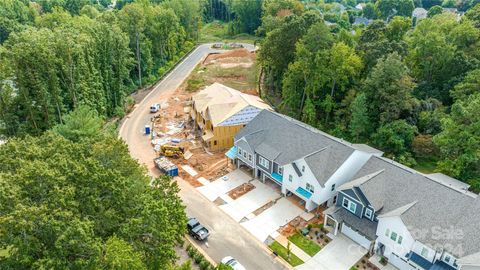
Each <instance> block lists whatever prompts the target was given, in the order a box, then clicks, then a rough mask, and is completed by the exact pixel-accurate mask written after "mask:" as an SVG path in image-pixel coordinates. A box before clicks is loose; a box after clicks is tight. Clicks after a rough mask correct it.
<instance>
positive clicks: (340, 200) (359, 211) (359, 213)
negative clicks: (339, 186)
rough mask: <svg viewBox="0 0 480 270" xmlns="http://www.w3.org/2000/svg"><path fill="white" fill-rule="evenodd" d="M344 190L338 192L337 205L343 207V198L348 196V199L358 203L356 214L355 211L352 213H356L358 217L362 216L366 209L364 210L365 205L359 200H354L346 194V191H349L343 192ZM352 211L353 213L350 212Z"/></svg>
mask: <svg viewBox="0 0 480 270" xmlns="http://www.w3.org/2000/svg"><path fill="white" fill-rule="evenodd" d="M346 191H348V190H346ZM343 192H345V191H341V192H339V193H338V196H337V203H336V205H337V206H338V207H343V199H344V198H346V199H348V200H350V201H352V202H354V203H356V204H357V208H356V209H355V214H354V213H352V214H354V215H356V216H357V217H359V218H361V217H362V215H363V211H364V210H363V209H364V207H363V205H362V204H361V203H359V202H358V201H356V200H353V199H352V198H351V196H349V195H348V196H347V195H345V193H347V192H345V193H343ZM347 194H348V193H347ZM350 213H351V212H350Z"/></svg>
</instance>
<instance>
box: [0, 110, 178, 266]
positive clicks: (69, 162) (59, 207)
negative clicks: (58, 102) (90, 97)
mask: <svg viewBox="0 0 480 270" xmlns="http://www.w3.org/2000/svg"><path fill="white" fill-rule="evenodd" d="M0 183H1V185H0V186H1V188H0V227H1V228H2V229H1V231H0V250H2V251H3V250H7V252H8V253H7V256H6V257H0V268H1V269H171V268H170V267H172V265H173V263H174V262H175V261H176V253H175V247H176V245H177V244H178V243H179V242H181V241H182V239H183V235H184V233H185V229H186V216H185V213H184V206H183V205H182V202H181V200H180V198H179V197H177V192H178V187H177V185H176V183H175V182H172V181H171V179H170V178H169V177H160V178H157V179H154V180H153V181H152V180H151V178H150V177H149V176H147V175H146V174H145V168H144V167H141V166H140V165H139V164H138V163H137V162H136V161H135V160H133V159H132V158H131V157H130V155H129V153H128V149H127V146H126V145H125V144H124V143H123V142H122V141H120V140H119V139H117V138H116V135H115V134H114V133H113V132H112V133H110V132H108V131H105V130H104V129H103V121H102V119H101V118H100V117H99V116H98V114H97V113H96V112H95V111H94V110H91V109H89V108H88V107H86V106H84V105H82V106H79V107H78V108H77V109H76V110H74V111H73V112H71V113H70V114H68V115H65V116H64V119H63V124H58V125H57V126H55V127H54V128H53V130H51V131H47V132H46V133H44V134H42V135H40V136H37V137H31V136H26V137H25V138H15V139H10V140H9V141H8V143H7V144H5V145H2V146H0ZM151 186H154V187H155V188H151ZM172 269H173V268H172Z"/></svg>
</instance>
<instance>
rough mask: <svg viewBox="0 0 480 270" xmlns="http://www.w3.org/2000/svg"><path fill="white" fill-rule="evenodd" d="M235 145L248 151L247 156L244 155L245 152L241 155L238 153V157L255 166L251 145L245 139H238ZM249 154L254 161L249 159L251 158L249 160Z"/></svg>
mask: <svg viewBox="0 0 480 270" xmlns="http://www.w3.org/2000/svg"><path fill="white" fill-rule="evenodd" d="M235 145H236V146H237V148H241V149H242V151H244V152H246V153H247V156H246V157H244V156H243V153H242V155H241V156H240V155H238V153H237V157H238V158H239V159H240V160H241V161H243V162H244V163H246V164H248V165H250V166H251V167H254V166H253V162H254V153H253V152H252V149H250V146H249V145H248V144H247V143H246V142H245V141H243V140H240V141H237V142H236V143H235ZM237 151H238V150H237ZM249 154H250V155H252V161H249V160H248V155H249Z"/></svg>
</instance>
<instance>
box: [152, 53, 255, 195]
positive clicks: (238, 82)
mask: <svg viewBox="0 0 480 270" xmlns="http://www.w3.org/2000/svg"><path fill="white" fill-rule="evenodd" d="M256 77H257V69H256V65H255V53H251V52H249V51H248V50H246V49H236V50H230V51H226V52H224V53H220V54H210V55H208V56H207V57H206V59H204V61H202V62H201V63H200V64H199V65H198V66H197V67H196V68H195V69H194V70H193V72H192V74H190V76H189V77H188V78H187V79H186V81H185V82H184V83H183V84H182V85H181V86H180V87H179V88H178V89H176V90H175V91H172V92H170V93H165V95H163V96H162V99H161V100H159V103H160V104H161V109H160V110H159V112H158V113H157V114H156V115H155V116H154V117H153V118H152V120H153V123H154V124H153V127H152V131H153V139H152V147H154V148H155V150H158V151H157V153H159V155H160V151H159V150H160V145H162V144H165V143H167V142H168V143H169V144H174V145H177V146H179V147H181V148H183V149H184V151H185V154H184V158H181V157H180V158H176V159H175V158H171V159H170V160H171V161H172V162H173V163H174V164H176V165H177V166H178V168H179V175H180V176H181V177H182V178H183V179H185V180H187V181H188V182H189V183H191V184H192V185H193V186H195V187H197V186H200V185H201V183H200V182H199V181H198V180H197V179H199V178H201V177H203V178H205V179H206V180H208V181H213V180H215V179H217V178H218V177H220V176H223V175H225V174H226V173H228V172H230V171H232V170H233V169H234V166H233V165H232V164H231V162H230V161H229V160H228V158H227V157H226V156H225V151H226V150H228V149H225V151H219V152H208V151H207V149H205V147H204V145H203V144H202V142H201V138H200V136H199V134H198V132H194V131H193V130H192V125H191V123H190V122H189V113H190V102H191V98H192V96H193V95H195V94H196V93H197V92H198V91H199V90H201V89H203V88H204V87H205V86H208V85H210V84H212V83H214V82H219V83H222V84H225V85H227V86H230V87H233V88H235V89H237V90H240V91H242V92H244V93H248V94H254V95H256V94H257V91H256ZM185 165H188V166H190V167H191V168H193V169H194V170H195V172H196V173H195V172H193V175H192V172H191V171H190V172H189V171H188V170H184V169H182V166H185Z"/></svg>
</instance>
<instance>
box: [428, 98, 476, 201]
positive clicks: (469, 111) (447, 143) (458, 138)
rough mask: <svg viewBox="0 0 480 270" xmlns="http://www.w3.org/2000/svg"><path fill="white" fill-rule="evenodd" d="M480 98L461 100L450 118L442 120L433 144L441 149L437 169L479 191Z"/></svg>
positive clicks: (454, 105)
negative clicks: (440, 129)
mask: <svg viewBox="0 0 480 270" xmlns="http://www.w3.org/2000/svg"><path fill="white" fill-rule="evenodd" d="M479 110H480V95H479V94H475V95H472V96H470V98H469V99H468V100H458V101H457V102H455V103H454V104H453V105H452V109H451V113H450V115H449V116H447V117H445V118H444V119H443V120H442V132H440V133H439V134H437V135H436V136H435V137H434V138H433V141H434V143H435V144H436V145H437V146H438V147H439V148H440V151H441V153H442V160H441V161H440V162H439V163H438V168H439V169H440V170H441V171H442V172H445V173H446V174H448V175H450V176H452V177H456V178H459V179H462V180H463V181H466V182H468V183H469V184H470V185H471V186H472V189H473V190H474V191H477V192H478V191H480V169H479V168H480V154H479V153H480V152H479V149H480V117H479V114H478V112H479Z"/></svg>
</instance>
